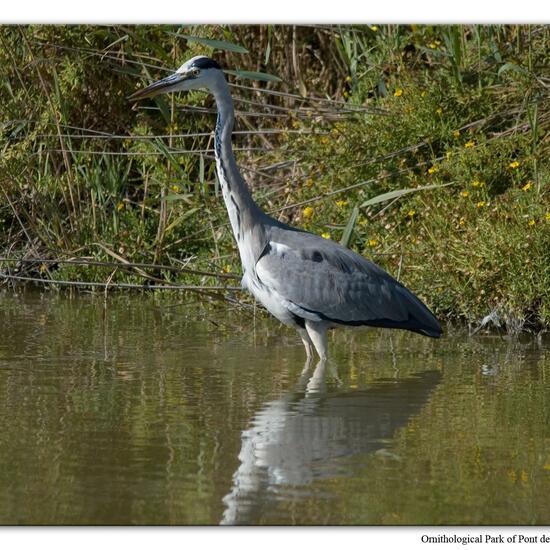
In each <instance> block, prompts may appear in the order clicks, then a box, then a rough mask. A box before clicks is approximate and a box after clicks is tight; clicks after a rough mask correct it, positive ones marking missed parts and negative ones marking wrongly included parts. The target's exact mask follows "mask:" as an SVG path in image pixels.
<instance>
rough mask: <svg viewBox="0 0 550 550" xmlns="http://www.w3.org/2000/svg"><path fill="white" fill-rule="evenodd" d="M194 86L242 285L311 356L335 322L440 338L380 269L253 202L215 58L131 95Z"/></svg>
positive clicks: (417, 304)
mask: <svg viewBox="0 0 550 550" xmlns="http://www.w3.org/2000/svg"><path fill="white" fill-rule="evenodd" d="M196 89H206V90H207V91H208V92H210V93H212V94H213V95H214V99H215V101H216V106H217V111H218V117H217V122H216V128H215V134H214V150H215V157H216V169H217V175H218V180H219V183H220V186H221V190H222V195H223V199H224V202H225V206H226V208H227V212H228V214H229V220H230V223H231V228H232V230H233V235H234V237H235V240H236V242H237V246H238V249H239V254H240V258H241V263H242V267H243V277H242V287H243V288H244V289H247V290H248V291H250V292H251V293H252V295H253V296H254V297H255V298H256V300H258V301H259V302H260V303H261V304H263V305H264V306H265V308H266V309H267V310H268V311H269V312H270V313H271V314H272V315H273V316H275V317H276V318H277V319H279V321H281V322H282V323H284V324H285V325H289V326H291V327H294V328H295V329H296V330H297V331H298V332H299V334H300V337H301V338H302V341H303V343H304V346H305V349H306V354H307V357H308V360H309V359H310V358H311V357H312V356H313V348H315V350H316V351H317V353H318V355H319V357H320V359H321V360H324V359H326V357H327V330H328V329H330V328H333V327H338V326H361V325H366V326H373V327H386V328H396V329H406V330H410V331H413V332H417V333H420V334H423V335H425V336H430V337H432V338H438V337H439V336H440V335H441V332H442V331H441V327H440V325H439V323H438V321H437V319H436V318H435V316H434V315H433V314H432V312H431V311H430V310H429V309H428V308H427V307H426V306H425V305H424V304H423V303H422V302H421V301H420V299H419V298H417V297H416V296H415V295H414V294H413V293H412V292H411V291H410V290H408V289H407V288H405V286H403V285H402V284H401V283H399V282H398V281H396V280H395V279H394V278H392V277H391V276H390V275H389V274H388V273H386V272H385V271H384V270H383V269H381V268H380V267H379V266H377V265H376V264H374V263H373V262H371V261H369V260H367V259H365V258H363V257H362V256H360V255H358V254H356V253H355V252H353V251H351V250H349V249H347V248H345V247H343V246H340V245H339V244H337V243H335V242H334V241H331V240H328V239H324V238H323V237H320V236H318V235H314V234H312V233H308V232H307V231H304V230H301V229H297V228H294V227H291V226H289V225H286V224H284V223H281V222H279V221H278V220H276V219H274V218H272V217H270V216H268V215H267V214H266V213H265V212H263V211H262V210H261V209H260V208H259V206H258V205H257V204H256V203H255V202H254V200H253V198H252V196H251V194H250V191H249V189H248V187H247V184H246V182H245V180H244V178H243V177H242V176H241V174H240V172H239V169H238V167H237V163H236V161H235V156H234V154H233V149H232V146H231V135H232V132H233V124H234V120H235V115H234V109H233V100H232V98H231V93H230V91H229V86H228V84H227V81H226V79H225V76H224V73H223V71H222V69H221V67H220V66H219V65H218V63H217V62H216V61H214V60H213V59H210V58H208V57H206V56H196V57H193V58H192V59H190V60H189V61H187V62H186V63H184V64H183V65H182V66H181V67H180V68H179V69H178V70H177V71H176V72H175V73H174V74H172V75H170V76H168V77H166V78H163V79H162V80H159V81H157V82H154V83H153V84H151V85H149V86H147V87H146V88H143V89H142V90H139V91H138V92H136V93H135V94H133V95H132V96H131V97H130V99H131V100H133V101H135V100H139V99H143V98H146V97H153V96H155V95H157V94H159V93H163V92H176V91H184V90H196Z"/></svg>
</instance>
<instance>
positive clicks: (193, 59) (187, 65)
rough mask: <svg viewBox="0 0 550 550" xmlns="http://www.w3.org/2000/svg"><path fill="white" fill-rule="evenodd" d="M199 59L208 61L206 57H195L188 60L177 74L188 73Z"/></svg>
mask: <svg viewBox="0 0 550 550" xmlns="http://www.w3.org/2000/svg"><path fill="white" fill-rule="evenodd" d="M199 59H208V57H207V56H206V55H196V56H195V57H192V58H191V59H188V60H187V61H186V62H185V63H184V64H183V65H182V66H181V67H180V68H179V69H178V70H177V71H176V73H186V72H187V71H188V70H189V69H190V68H191V66H192V65H193V63H195V61H198V60H199Z"/></svg>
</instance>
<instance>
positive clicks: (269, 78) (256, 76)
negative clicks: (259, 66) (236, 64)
mask: <svg viewBox="0 0 550 550" xmlns="http://www.w3.org/2000/svg"><path fill="white" fill-rule="evenodd" d="M224 73H227V74H232V75H235V76H238V77H239V78H248V79H250V80H262V81H263V82H282V81H283V80H282V78H279V77H278V76H275V75H274V74H269V73H257V72H255V71H230V70H229V69H227V70H225V71H224Z"/></svg>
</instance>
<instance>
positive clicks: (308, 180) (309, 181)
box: [306, 178, 313, 187]
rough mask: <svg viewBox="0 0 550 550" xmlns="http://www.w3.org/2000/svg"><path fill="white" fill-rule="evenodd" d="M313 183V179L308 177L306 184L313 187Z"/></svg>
mask: <svg viewBox="0 0 550 550" xmlns="http://www.w3.org/2000/svg"><path fill="white" fill-rule="evenodd" d="M312 185H313V180H312V179H311V178H307V180H306V186H307V187H311V186H312Z"/></svg>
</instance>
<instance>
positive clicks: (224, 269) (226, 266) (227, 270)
mask: <svg viewBox="0 0 550 550" xmlns="http://www.w3.org/2000/svg"><path fill="white" fill-rule="evenodd" d="M223 271H224V273H229V272H230V271H231V266H230V265H224V266H223Z"/></svg>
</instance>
